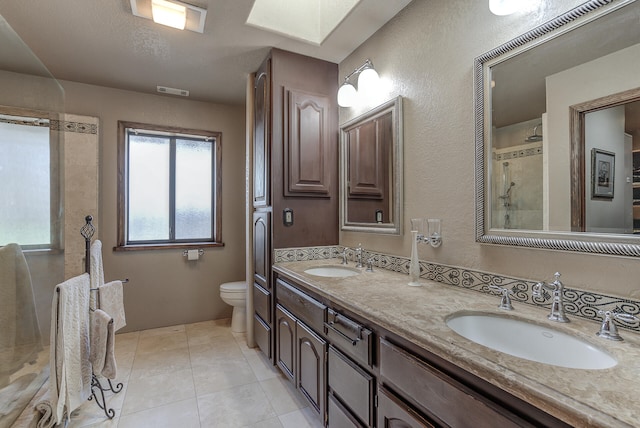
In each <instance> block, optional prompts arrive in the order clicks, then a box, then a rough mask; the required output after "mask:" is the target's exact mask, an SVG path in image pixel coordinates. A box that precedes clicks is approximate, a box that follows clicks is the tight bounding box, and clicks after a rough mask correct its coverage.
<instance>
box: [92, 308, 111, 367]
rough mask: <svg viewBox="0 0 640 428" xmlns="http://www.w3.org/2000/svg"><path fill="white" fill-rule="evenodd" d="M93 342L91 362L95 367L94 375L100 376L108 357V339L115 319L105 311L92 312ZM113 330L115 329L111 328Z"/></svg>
mask: <svg viewBox="0 0 640 428" xmlns="http://www.w3.org/2000/svg"><path fill="white" fill-rule="evenodd" d="M90 316H91V341H90V347H91V350H90V352H89V360H90V361H91V366H92V367H93V373H95V374H100V373H101V372H102V369H104V362H105V356H106V355H107V338H108V335H109V324H112V323H113V318H111V316H110V315H109V314H107V313H106V312H105V311H103V310H101V309H96V310H95V311H93V312H91V315H90ZM111 329H112V330H113V327H112V328H111Z"/></svg>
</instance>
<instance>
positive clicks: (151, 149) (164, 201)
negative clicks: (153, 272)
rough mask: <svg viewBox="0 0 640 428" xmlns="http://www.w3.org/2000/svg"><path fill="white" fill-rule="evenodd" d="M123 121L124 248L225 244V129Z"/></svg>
mask: <svg viewBox="0 0 640 428" xmlns="http://www.w3.org/2000/svg"><path fill="white" fill-rule="evenodd" d="M118 127H119V139H120V141H119V146H118V150H119V160H118V162H119V180H120V182H119V185H118V192H119V195H118V201H119V203H118V212H119V217H120V219H119V220H120V221H119V222H118V235H119V236H118V248H119V249H149V248H167V247H180V246H189V245H193V244H194V243H197V244H198V245H213V246H216V245H222V239H221V238H222V237H221V230H220V226H221V224H222V222H221V216H220V213H221V206H220V205H221V204H220V186H221V140H222V134H221V133H220V132H209V131H199V130H189V129H181V128H172V127H163V126H155V125H146V124H141V123H132V122H122V121H120V122H118Z"/></svg>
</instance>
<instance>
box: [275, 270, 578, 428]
mask: <svg viewBox="0 0 640 428" xmlns="http://www.w3.org/2000/svg"><path fill="white" fill-rule="evenodd" d="M274 277H275V279H276V286H275V289H274V292H275V295H276V300H277V304H278V306H277V308H276V314H277V315H276V319H277V322H276V324H277V332H276V337H277V340H276V343H277V345H276V348H277V350H276V358H277V361H278V366H279V367H280V368H281V370H282V371H283V373H285V375H287V376H288V377H289V379H290V380H291V381H292V382H295V385H296V387H297V388H298V389H299V390H300V391H301V393H302V394H303V395H304V396H305V397H306V398H307V399H308V400H309V402H310V403H311V405H312V407H313V408H315V409H316V410H317V411H318V414H319V416H320V418H321V420H322V421H323V422H324V423H325V424H326V426H328V427H330V428H343V427H344V428H351V427H378V428H430V427H454V428H456V427H457V428H470V427H473V428H482V427H487V428H488V427H491V428H494V427H500V428H503V427H505V428H509V427H514V428H515V427H539V426H549V427H559V428H560V427H568V426H569V425H567V424H565V423H563V422H562V421H560V420H558V419H556V418H554V417H553V416H551V415H549V414H547V413H545V412H544V411H542V410H540V409H538V408H536V407H535V406H533V405H531V404H529V403H527V402H524V401H523V400H521V399H519V398H517V397H514V396H513V395H511V394H509V393H507V392H505V391H503V390H501V389H500V388H497V387H496V386H493V385H492V384H490V383H489V382H487V381H485V380H483V379H480V378H478V377H477V376H475V375H473V374H471V373H469V372H467V371H465V370H463V369H461V368H460V367H458V366H456V365H454V364H452V363H451V362H450V361H448V360H447V359H446V358H444V357H441V356H437V355H436V354H433V353H432V352H430V351H429V350H428V349H424V348H422V347H419V346H417V345H416V344H414V343H412V342H410V341H408V340H407V339H404V338H403V337H401V336H398V335H397V334H395V333H392V332H390V331H388V330H387V329H385V328H383V327H381V326H379V325H376V324H374V323H372V322H371V321H369V320H367V319H364V318H362V317H361V316H358V315H355V314H353V313H351V312H349V311H348V310H345V309H344V308H341V307H339V306H338V305H336V304H335V303H334V302H332V301H331V300H330V299H327V298H325V297H321V296H318V295H316V294H314V291H313V289H312V288H310V287H308V286H306V285H305V284H304V283H298V282H297V281H296V280H295V279H293V278H292V277H290V276H288V275H286V271H283V270H281V269H276V271H275V274H274Z"/></svg>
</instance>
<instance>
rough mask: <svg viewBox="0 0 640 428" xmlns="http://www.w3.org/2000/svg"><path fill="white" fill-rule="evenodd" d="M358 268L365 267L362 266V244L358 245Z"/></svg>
mask: <svg viewBox="0 0 640 428" xmlns="http://www.w3.org/2000/svg"><path fill="white" fill-rule="evenodd" d="M356 260H357V263H356V267H357V268H362V267H364V265H363V264H362V244H358V248H356Z"/></svg>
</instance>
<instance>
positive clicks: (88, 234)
mask: <svg viewBox="0 0 640 428" xmlns="http://www.w3.org/2000/svg"><path fill="white" fill-rule="evenodd" d="M84 220H85V222H86V223H85V225H84V226H82V227H81V228H80V234H81V235H82V237H83V238H84V242H85V245H84V252H85V260H84V268H85V271H86V272H87V273H88V274H91V238H92V237H93V235H94V233H95V232H96V228H95V226H94V225H93V223H92V221H93V217H92V216H90V215H88V216H86V217H85V218H84ZM127 282H129V279H128V278H126V279H124V280H122V283H123V284H126V283H127ZM56 291H57V290H56ZM98 291H99V290H98V289H97V288H90V289H89V292H92V293H96V292H97V293H96V300H95V301H97V302H99V301H100V300H99V299H100V293H99V292H98ZM99 306H100V304H99V303H98V307H99ZM89 310H90V311H95V308H91V307H90V308H89ZM111 322H113V320H111ZM107 382H108V383H109V386H107V387H105V386H103V385H102V384H101V383H100V380H99V379H98V376H96V374H95V373H91V396H90V397H89V401H91V399H93V400H95V402H96V404H97V405H98V407H100V408H101V409H102V410H103V411H104V414H105V415H106V416H107V417H108V418H109V419H113V417H114V416H115V415H116V412H115V410H113V409H112V408H107V400H106V397H105V396H104V393H105V391H111V392H113V393H114V394H117V393H118V392H120V391H122V388H123V387H124V385H123V384H122V382H118V383H117V384H116V386H115V387H114V386H113V383H112V382H111V379H107ZM96 390H97V392H99V393H100V396H98V394H97V393H96Z"/></svg>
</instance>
